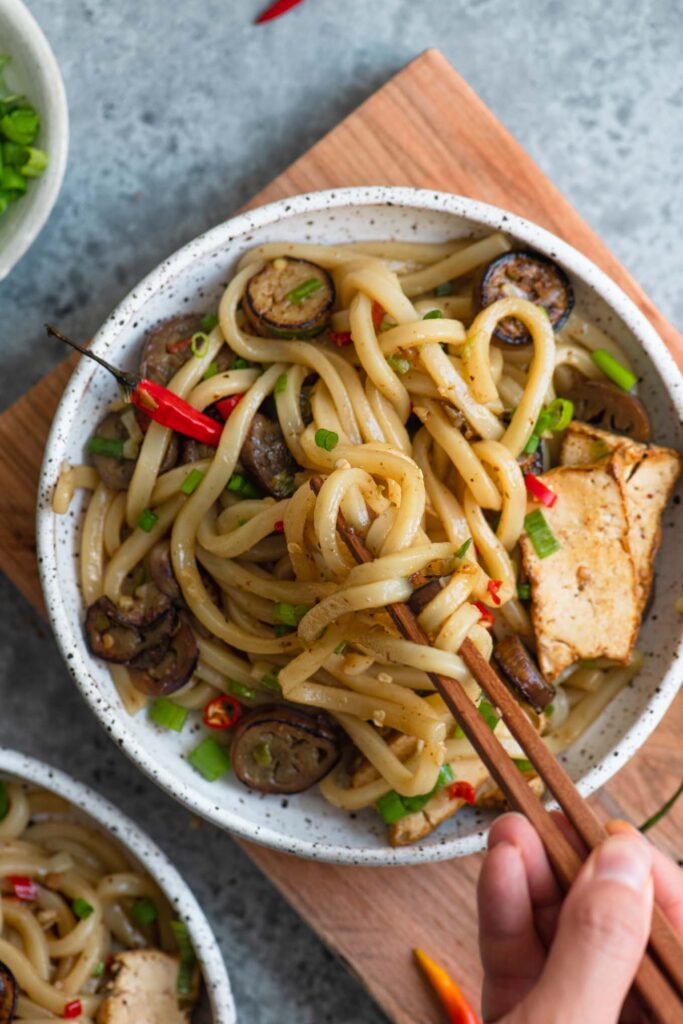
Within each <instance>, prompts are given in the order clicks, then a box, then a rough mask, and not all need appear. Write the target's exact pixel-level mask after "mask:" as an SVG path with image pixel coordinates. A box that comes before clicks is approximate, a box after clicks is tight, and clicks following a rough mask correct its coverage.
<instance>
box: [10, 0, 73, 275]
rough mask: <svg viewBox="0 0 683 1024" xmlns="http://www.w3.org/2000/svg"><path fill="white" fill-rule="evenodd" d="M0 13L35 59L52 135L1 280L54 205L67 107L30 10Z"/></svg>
mask: <svg viewBox="0 0 683 1024" xmlns="http://www.w3.org/2000/svg"><path fill="white" fill-rule="evenodd" d="M0 12H2V13H6V14H7V18H8V20H9V21H10V22H11V23H12V24H13V25H14V26H15V27H16V31H17V34H18V35H20V36H21V37H22V39H23V40H24V41H25V45H26V49H27V50H28V51H29V52H30V53H31V54H32V56H33V57H34V59H35V62H36V67H37V68H38V69H39V75H40V77H41V78H42V80H43V82H44V84H45V92H46V94H47V95H49V97H50V113H49V121H50V125H51V128H50V134H51V135H52V136H54V138H51V139H50V145H49V151H48V156H49V163H48V166H47V170H46V171H45V174H44V175H43V178H42V179H41V180H42V181H44V185H43V187H42V188H41V190H40V192H34V194H33V196H32V195H31V191H30V190H29V192H28V193H27V195H26V196H24V197H23V200H22V205H23V204H24V202H25V204H26V205H25V207H24V210H25V213H24V210H22V216H21V218H17V223H16V225H15V230H14V231H13V233H12V234H11V235H10V236H9V238H8V239H7V240H6V241H5V244H4V245H3V248H2V252H0V281H3V280H4V279H5V278H6V277H7V276H8V274H9V273H10V272H11V271H12V270H13V269H14V267H15V266H16V265H17V263H18V262H19V260H20V259H21V258H22V256H25V255H26V253H27V252H28V250H29V249H30V247H31V246H32V245H33V243H34V242H35V240H36V238H37V237H38V235H39V234H40V232H41V231H42V229H43V228H44V226H45V224H46V222H47V219H48V217H49V216H50V214H51V213H52V210H53V208H54V205H55V203H56V202H57V197H58V195H59V192H60V190H61V187H62V182H63V180H64V174H65V173H66V165H67V158H68V154H69V105H68V102H67V98H66V89H65V87H64V80H63V78H62V73H61V71H60V68H59V64H58V63H57V58H56V57H55V54H54V51H53V49H52V47H51V46H50V43H49V42H48V40H47V37H46V35H45V33H44V32H43V30H42V28H41V27H40V25H39V24H38V22H37V21H36V19H35V17H34V16H33V14H32V13H31V11H30V10H29V9H28V7H27V6H26V5H25V4H24V3H23V2H22V0H0ZM40 115H41V118H42V119H44V120H47V117H48V113H47V111H45V110H41V111H40Z"/></svg>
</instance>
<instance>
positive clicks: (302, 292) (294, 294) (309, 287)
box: [287, 277, 323, 306]
mask: <svg viewBox="0 0 683 1024" xmlns="http://www.w3.org/2000/svg"><path fill="white" fill-rule="evenodd" d="M322 286H323V283H322V281H321V280H320V278H319V277H309V278H308V280H307V281H302V282H301V284H299V285H297V286H296V288H292V290H291V292H288V294H287V298H288V299H289V301H290V302H291V303H292V304H293V305H294V306H298V305H300V303H302V302H303V301H304V299H307V298H308V296H309V295H313V293H314V292H317V291H318V290H319V289H320V288H322Z"/></svg>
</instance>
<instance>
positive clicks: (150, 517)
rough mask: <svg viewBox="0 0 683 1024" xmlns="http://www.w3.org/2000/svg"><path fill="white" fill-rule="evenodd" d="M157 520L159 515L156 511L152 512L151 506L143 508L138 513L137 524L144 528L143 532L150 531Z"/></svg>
mask: <svg viewBox="0 0 683 1024" xmlns="http://www.w3.org/2000/svg"><path fill="white" fill-rule="evenodd" d="M158 522H159V516H158V515H157V514H156V512H152V510H151V508H145V509H143V510H142V512H141V513H140V517H139V519H138V526H139V527H140V529H141V530H144V531H145V533H151V531H152V530H153V529H154V527H155V526H156V524H157V523H158Z"/></svg>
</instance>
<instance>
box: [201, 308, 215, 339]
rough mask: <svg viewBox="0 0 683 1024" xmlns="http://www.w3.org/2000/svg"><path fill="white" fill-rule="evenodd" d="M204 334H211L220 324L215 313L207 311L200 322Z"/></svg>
mask: <svg viewBox="0 0 683 1024" xmlns="http://www.w3.org/2000/svg"><path fill="white" fill-rule="evenodd" d="M199 326H200V327H201V329H202V330H203V331H204V334H210V333H211V331H212V330H213V329H214V327H217V326H218V317H217V316H216V314H215V313H207V314H206V316H203V317H202V319H201V322H200V324H199Z"/></svg>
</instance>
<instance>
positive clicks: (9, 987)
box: [0, 960, 19, 1024]
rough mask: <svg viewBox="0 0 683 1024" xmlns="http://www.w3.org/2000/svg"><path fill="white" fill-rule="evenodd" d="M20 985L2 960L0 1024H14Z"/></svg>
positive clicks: (0, 967) (0, 971)
mask: <svg viewBox="0 0 683 1024" xmlns="http://www.w3.org/2000/svg"><path fill="white" fill-rule="evenodd" d="M18 1000H19V985H18V984H17V980H16V978H15V977H14V975H13V974H12V972H11V971H10V969H9V967H8V966H7V964H5V963H3V962H2V960H0V1024H12V1022H13V1021H14V1015H15V1014H16V1012H17V1002H18Z"/></svg>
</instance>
